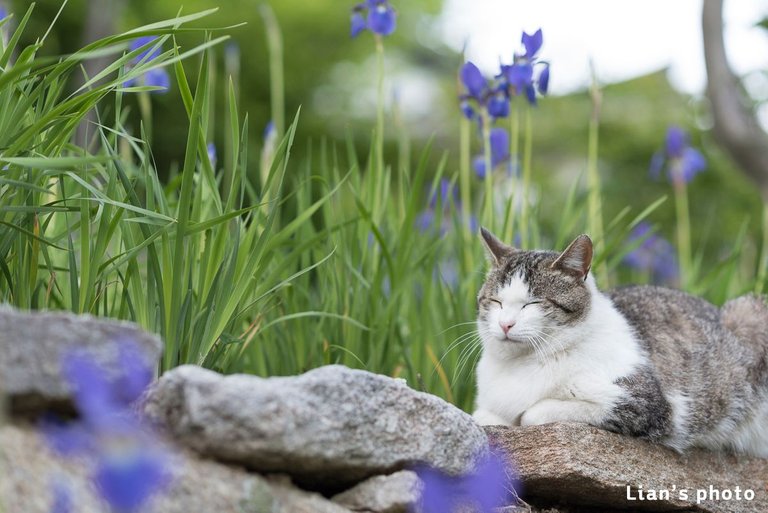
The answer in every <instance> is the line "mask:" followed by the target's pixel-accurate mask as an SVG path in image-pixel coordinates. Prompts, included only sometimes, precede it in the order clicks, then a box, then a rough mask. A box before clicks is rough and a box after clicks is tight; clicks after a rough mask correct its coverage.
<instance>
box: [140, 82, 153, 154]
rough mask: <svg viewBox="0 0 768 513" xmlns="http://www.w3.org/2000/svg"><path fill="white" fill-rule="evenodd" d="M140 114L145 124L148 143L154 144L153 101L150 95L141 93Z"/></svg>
mask: <svg viewBox="0 0 768 513" xmlns="http://www.w3.org/2000/svg"><path fill="white" fill-rule="evenodd" d="M138 101H139V112H140V113H141V121H142V123H144V134H145V140H146V142H147V143H151V142H152V100H151V99H150V98H149V93H139V94H138Z"/></svg>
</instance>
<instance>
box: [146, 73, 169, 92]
mask: <svg viewBox="0 0 768 513" xmlns="http://www.w3.org/2000/svg"><path fill="white" fill-rule="evenodd" d="M144 85H147V86H153V87H159V88H160V89H157V90H155V91H152V92H153V93H159V94H163V93H166V92H168V88H170V87H171V77H170V75H168V72H167V71H165V70H164V69H163V68H156V69H151V70H149V71H147V72H146V73H145V74H144Z"/></svg>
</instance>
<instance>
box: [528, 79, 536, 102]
mask: <svg viewBox="0 0 768 513" xmlns="http://www.w3.org/2000/svg"><path fill="white" fill-rule="evenodd" d="M525 97H526V98H527V99H528V103H530V104H531V105H536V89H535V88H534V87H533V84H528V85H527V86H526V88H525Z"/></svg>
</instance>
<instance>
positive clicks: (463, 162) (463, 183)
mask: <svg viewBox="0 0 768 513" xmlns="http://www.w3.org/2000/svg"><path fill="white" fill-rule="evenodd" d="M471 129H472V125H471V121H469V120H468V119H466V118H465V117H464V116H462V117H461V121H460V122H459V195H460V197H461V215H462V222H463V224H464V227H465V229H463V230H462V231H461V233H463V234H464V242H465V244H464V264H465V269H473V266H472V250H471V248H472V247H473V246H472V244H471V238H472V236H474V234H473V233H470V231H469V226H470V216H471V215H472V191H471V189H470V187H471V185H470V184H471V175H470V173H471V162H470V158H471V157H470V152H471V151H472V150H471V147H470V144H471V143H470V140H471V137H470V131H471Z"/></svg>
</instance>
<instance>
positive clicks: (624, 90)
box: [7, 0, 768, 259]
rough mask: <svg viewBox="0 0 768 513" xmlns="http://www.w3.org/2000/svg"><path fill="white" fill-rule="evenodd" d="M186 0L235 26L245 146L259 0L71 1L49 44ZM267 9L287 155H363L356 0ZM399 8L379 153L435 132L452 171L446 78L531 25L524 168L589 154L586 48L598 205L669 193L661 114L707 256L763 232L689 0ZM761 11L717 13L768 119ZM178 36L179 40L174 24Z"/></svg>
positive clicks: (222, 63)
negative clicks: (717, 122) (659, 162)
mask: <svg viewBox="0 0 768 513" xmlns="http://www.w3.org/2000/svg"><path fill="white" fill-rule="evenodd" d="M7 4H8V7H9V8H10V9H11V10H15V11H16V12H23V10H25V8H26V6H27V2H26V1H25V0H16V1H13V2H7ZM60 4H61V3H60V2H59V0H41V1H39V2H38V8H37V9H36V10H35V11H34V14H33V19H32V20H31V23H30V26H31V30H27V31H26V33H25V34H26V35H27V36H28V37H32V35H33V34H36V33H40V32H42V31H43V30H44V28H46V27H47V26H48V24H49V23H50V22H51V20H52V19H53V18H54V17H55V15H56V13H57V11H58V9H59V7H60ZM182 5H183V9H184V11H183V12H194V11H198V10H201V9H205V8H210V7H219V8H220V10H219V12H218V13H216V14H215V15H213V16H211V17H209V18H206V21H205V23H206V26H212V27H214V26H218V27H226V26H230V25H232V26H234V25H239V26H237V27H235V28H231V29H226V30H224V31H223V32H225V33H228V34H230V35H231V36H232V41H231V43H229V44H228V45H227V46H226V47H219V48H217V50H216V54H217V57H218V58H217V62H216V73H218V74H220V75H221V77H222V80H218V81H217V85H218V88H219V89H220V91H219V92H220V93H221V94H219V95H218V96H217V98H218V99H219V101H217V105H218V107H219V109H218V111H217V112H218V114H219V115H221V114H223V106H224V103H223V101H224V88H225V87H226V82H225V80H223V78H224V77H225V76H227V75H230V74H231V75H235V81H236V86H237V88H238V90H239V95H240V101H241V106H242V111H243V112H247V113H248V115H249V119H250V121H251V126H252V127H253V128H252V129H251V141H252V146H253V148H252V151H251V154H253V155H256V154H258V150H259V148H260V145H261V128H263V127H265V126H266V125H267V123H268V122H269V121H270V119H271V117H272V116H271V113H270V106H269V105H270V104H269V101H270V70H269V55H268V50H267V35H266V29H265V24H264V18H263V11H262V10H260V5H261V2H259V1H256V0H228V1H227V2H216V1H215V0H184V2H182V1H181V0H179V1H175V0H169V1H163V2H157V1H152V0H130V1H129V0H72V1H70V2H69V3H68V5H67V7H66V8H65V9H64V10H63V12H62V13H61V20H60V22H59V23H57V24H56V25H55V27H54V29H53V34H52V35H51V36H50V37H49V41H48V43H47V45H46V47H45V51H46V52H48V53H51V54H56V53H66V52H70V51H74V50H75V49H77V48H79V47H80V46H82V45H83V44H84V42H88V41H91V40H94V39H96V38H98V37H102V36H104V35H106V34H111V33H115V32H117V31H120V30H126V29H129V28H131V27H134V26H138V25H141V24H144V23H149V22H151V21H156V20H159V19H165V18H169V17H173V16H175V15H176V14H177V13H178V12H179V10H180V9H182ZM271 7H272V9H273V11H274V15H275V17H276V19H277V22H278V23H279V26H280V28H281V35H282V38H283V43H284V49H285V55H284V56H283V62H284V66H285V84H284V87H285V106H286V107H285V111H286V117H287V118H288V119H289V120H290V119H291V118H292V117H293V115H294V114H295V112H296V110H297V109H298V108H299V107H301V108H302V114H301V116H302V121H301V123H300V124H299V130H298V135H297V137H298V141H300V144H297V147H296V149H295V150H294V152H295V153H296V152H298V153H299V155H298V158H299V160H300V159H301V155H300V154H301V153H302V152H306V151H308V150H307V149H308V148H310V145H308V144H304V142H306V141H309V140H313V141H315V142H317V141H319V140H320V139H328V138H330V139H331V140H332V141H333V140H335V141H337V142H340V143H342V142H344V141H345V140H346V139H347V138H348V137H349V135H350V134H352V136H353V137H354V139H355V140H356V141H358V142H359V148H358V149H359V151H360V152H361V153H364V152H365V151H366V148H367V141H368V138H369V136H370V130H371V127H372V121H373V119H374V117H375V112H376V109H375V103H376V89H375V87H376V84H375V55H374V52H373V44H372V42H371V40H370V39H367V38H359V39H355V40H353V39H351V38H350V35H349V9H350V8H351V7H352V4H350V5H347V3H343V2H338V1H332V0H313V1H312V2H305V1H303V0H280V1H275V2H272V3H271ZM396 8H397V10H398V14H399V16H398V20H399V23H398V30H397V31H396V33H395V34H394V35H393V36H391V38H389V39H388V42H387V55H386V59H387V64H386V66H387V79H386V80H387V82H386V84H385V87H386V91H387V93H386V97H387V98H388V101H389V102H390V108H391V109H390V113H394V114H392V116H393V117H395V118H396V119H393V120H390V121H392V123H390V124H389V132H388V137H387V141H388V144H387V147H388V151H389V152H390V154H392V155H394V154H395V152H396V151H397V150H396V144H395V143H396V141H397V137H398V136H402V135H403V134H404V133H405V134H407V135H408V136H409V137H410V144H411V145H412V146H413V148H412V149H413V150H414V153H415V154H418V151H419V149H420V146H423V144H424V142H425V141H426V140H427V139H428V138H429V137H432V136H434V137H435V150H436V151H433V152H432V158H433V159H434V160H435V161H437V160H438V159H440V158H441V156H442V154H443V152H448V158H449V165H448V171H449V172H452V171H454V170H455V169H454V168H455V167H456V166H457V164H456V160H457V151H456V148H457V138H458V122H459V121H458V120H459V116H460V115H459V111H458V108H457V106H458V101H457V94H458V93H459V85H458V81H457V78H456V77H457V70H458V68H459V66H460V64H461V63H462V52H466V57H467V58H468V59H471V60H473V61H474V62H476V63H477V64H478V65H479V67H480V68H481V69H482V70H483V71H484V72H487V73H488V74H491V73H493V69H494V68H495V67H496V66H497V65H498V62H499V60H500V59H502V58H503V59H504V60H510V59H511V56H512V54H513V52H514V51H515V50H519V49H520V41H519V34H520V33H521V31H522V30H527V31H528V32H532V31H534V30H536V29H537V28H539V27H541V28H542V29H543V33H544V45H543V48H542V50H541V55H542V56H543V58H544V59H546V60H548V61H549V62H550V63H551V66H552V72H551V76H552V78H551V86H550V88H551V97H550V98H547V99H546V100H544V101H541V102H540V105H539V107H538V109H537V112H536V115H535V117H534V152H533V155H534V160H533V166H534V172H535V174H536V175H537V176H538V177H539V179H540V180H543V181H544V182H545V183H547V182H551V183H548V184H547V185H551V186H553V187H554V189H550V188H548V187H547V190H557V187H556V186H557V184H561V185H562V187H563V188H564V189H567V187H568V186H569V184H570V182H571V181H572V180H573V178H574V177H575V176H576V175H577V174H578V173H579V172H581V171H583V168H584V166H585V148H586V145H587V128H588V121H589V112H590V110H591V103H590V97H589V94H588V86H589V84H590V81H591V76H590V60H592V62H593V63H594V68H595V71H596V77H597V80H598V81H599V82H600V83H601V84H602V86H603V87H604V91H603V105H602V113H601V129H600V150H599V151H600V153H599V158H600V173H601V175H602V179H603V184H604V187H605V192H606V194H605V197H604V202H605V206H604V210H605V211H604V215H605V217H606V219H611V218H612V216H613V215H614V214H615V213H616V212H618V211H619V210H620V209H622V208H623V207H624V206H626V205H630V206H641V205H646V204H648V203H650V202H651V201H653V200H654V199H656V198H657V197H659V196H660V195H662V194H665V193H667V192H668V190H669V187H668V184H667V183H665V181H664V180H658V181H654V180H652V179H651V178H650V177H649V173H648V168H649V163H650V161H651V158H652V155H653V154H654V152H656V151H657V150H658V149H659V148H660V147H661V146H662V145H663V140H664V133H665V130H666V128H667V126H668V125H670V124H676V125H680V126H683V127H685V128H686V129H689V130H691V131H692V138H693V142H694V144H695V145H696V146H697V147H699V148H701V149H702V151H703V152H704V154H705V156H706V157H707V160H708V164H709V165H708V169H707V171H706V172H705V173H703V174H701V175H700V176H698V177H697V179H696V180H695V181H694V182H693V183H691V184H690V188H691V192H690V194H691V197H692V201H691V217H692V220H693V228H694V237H693V240H694V244H695V243H696V242H697V241H706V242H703V243H704V244H706V245H707V246H708V247H707V248H706V251H704V254H707V255H710V256H711V257H712V258H713V259H715V258H717V255H718V254H719V253H720V252H721V251H723V247H722V245H723V244H727V241H729V240H732V236H733V234H734V233H735V232H737V231H738V230H739V228H740V226H741V225H742V223H743V222H745V219H749V220H751V221H750V223H749V228H748V229H749V231H750V233H751V234H752V235H753V237H752V238H751V239H752V240H757V239H759V237H758V234H759V230H760V226H759V219H760V209H761V201H760V196H759V194H758V193H757V191H756V188H755V187H754V186H753V185H752V183H751V182H750V181H748V180H747V179H746V178H745V177H744V175H743V174H742V173H740V172H739V171H738V169H737V168H736V167H735V165H734V164H733V163H732V162H731V161H730V160H729V158H727V156H726V155H725V154H724V153H723V151H721V150H720V149H719V148H718V146H717V145H716V144H715V141H714V140H713V136H712V135H711V128H712V124H713V121H712V118H711V114H710V109H709V106H708V102H707V100H706V98H705V96H704V90H705V85H706V70H705V66H704V53H703V43H702V30H701V9H702V2H701V1H700V0H680V1H676V2H674V3H670V2H664V1H663V0H653V1H650V2H622V3H620V4H618V3H608V4H606V3H605V2H599V1H596V0H591V1H582V2H578V3H573V2H568V1H565V0H553V1H547V2H521V1H509V0H444V1H440V0H412V1H408V2H398V3H397V5H396ZM766 12H768V2H765V1H752V2H736V1H731V2H726V3H725V10H724V14H723V18H724V22H725V26H726V30H725V44H726V49H727V52H728V55H729V57H730V58H731V64H732V65H733V68H734V70H735V72H736V73H737V74H738V75H739V76H741V77H742V78H743V81H742V84H744V87H746V92H747V93H748V96H749V98H751V100H752V101H753V102H754V104H753V106H752V107H753V108H754V112H755V113H756V116H757V117H758V119H760V120H761V123H762V124H763V126H765V125H766V123H767V122H768V114H767V111H766V107H765V103H764V102H765V100H766V98H768V76H767V75H766V70H767V69H768V52H766V51H765V48H766V45H768V41H766V32H765V30H764V29H763V28H761V27H760V25H759V23H760V21H761V20H762V18H763V16H764V15H765V13H766ZM242 23H244V25H240V24H242ZM191 37H196V36H191ZM179 41H180V43H181V44H182V45H184V43H185V41H184V37H183V35H182V36H181V37H180V38H179ZM29 42H31V41H24V43H29ZM190 44H191V42H190ZM227 56H229V57H227ZM187 65H191V64H190V63H188V64H187ZM153 109H154V125H155V126H154V129H153V138H154V141H153V142H154V144H153V151H154V157H155V159H156V161H157V163H158V169H159V170H160V173H161V174H162V173H163V170H164V169H171V168H173V167H175V166H178V162H179V161H181V159H182V158H183V152H184V141H185V138H186V125H185V123H183V122H181V121H182V120H183V119H184V113H183V106H182V103H181V102H180V101H179V98H178V89H177V88H174V87H171V88H170V91H169V93H168V94H165V95H162V96H161V95H156V96H155V97H154V98H153ZM393 125H394V126H393ZM219 126H221V124H219ZM211 136H212V138H213V140H214V141H216V140H218V139H220V138H221V134H211ZM474 143H477V141H475V142H474ZM543 201H547V198H544V199H543ZM555 201H559V200H557V199H555ZM543 211H544V212H546V211H547V209H543ZM673 217H674V207H673V204H672V202H666V204H664V205H662V207H661V208H660V209H659V210H658V211H657V212H655V213H654V216H653V219H652V220H653V221H654V222H655V223H658V226H659V228H660V231H661V232H662V234H665V235H666V236H668V237H671V236H672V233H671V231H672V226H673ZM541 222H542V223H544V224H546V223H553V222H556V219H542V220H541ZM665 232H666V233H665ZM704 232H706V233H704Z"/></svg>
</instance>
